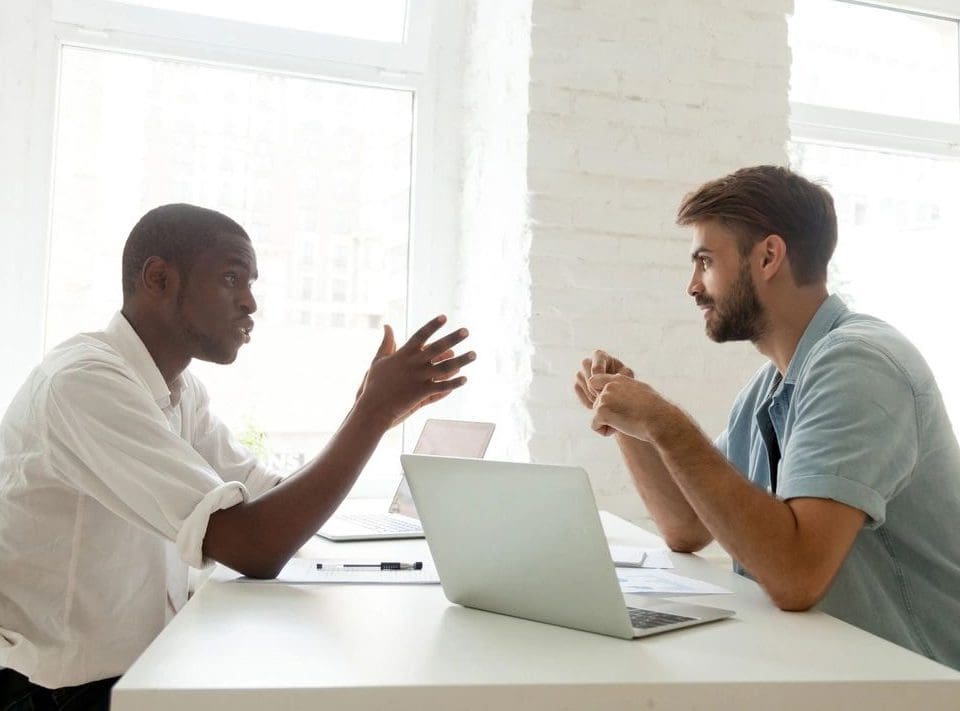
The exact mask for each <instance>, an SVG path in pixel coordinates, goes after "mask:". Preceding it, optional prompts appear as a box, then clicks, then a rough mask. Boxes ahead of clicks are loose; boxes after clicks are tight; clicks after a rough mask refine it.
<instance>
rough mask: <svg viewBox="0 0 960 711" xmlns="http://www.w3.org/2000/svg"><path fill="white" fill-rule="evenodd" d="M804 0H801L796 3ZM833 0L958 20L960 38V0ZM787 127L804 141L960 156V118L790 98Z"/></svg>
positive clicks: (958, 61)
mask: <svg viewBox="0 0 960 711" xmlns="http://www.w3.org/2000/svg"><path fill="white" fill-rule="evenodd" d="M802 1H803V0H797V2H802ZM832 1H833V2H844V3H847V4H852V5H864V6H867V7H876V8H881V9H885V10H891V11H894V12H901V13H905V14H913V15H923V16H926V17H934V18H937V19H942V20H949V21H951V22H954V23H956V24H957V27H958V37H960V0H917V1H916V2H884V1H883V0H875V1H874V0H871V2H860V1H859V0H832ZM957 63H958V64H960V53H958V56H957ZM958 109H960V107H958ZM789 128H790V140H791V141H796V142H801V143H804V142H805V143H821V144H827V145H837V146H848V147H857V148H867V149H874V150H881V151H887V152H893V153H907V154H912V155H922V156H931V157H950V158H960V121H958V122H957V123H950V122H939V121H929V120H925V119H916V118H909V117H905V116H895V115H889V114H881V113H874V112H869V111H854V110H849V109H840V108H836V107H833V106H824V105H819V104H809V103H802V102H796V101H791V102H790V120H789Z"/></svg>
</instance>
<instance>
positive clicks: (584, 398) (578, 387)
mask: <svg viewBox="0 0 960 711" xmlns="http://www.w3.org/2000/svg"><path fill="white" fill-rule="evenodd" d="M584 387H585V386H584V385H583V384H581V383H580V382H579V381H578V382H576V383H574V385H573V391H574V392H575V393H576V394H577V397H578V398H580V402H582V403H583V406H584V407H586V408H592V407H593V399H592V398H591V397H590V396H588V395H587V392H586V390H584Z"/></svg>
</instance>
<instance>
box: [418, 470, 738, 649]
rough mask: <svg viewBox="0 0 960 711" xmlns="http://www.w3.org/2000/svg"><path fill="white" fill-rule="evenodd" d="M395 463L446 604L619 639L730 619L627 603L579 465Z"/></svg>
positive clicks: (724, 613)
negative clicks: (400, 469)
mask: <svg viewBox="0 0 960 711" xmlns="http://www.w3.org/2000/svg"><path fill="white" fill-rule="evenodd" d="M400 461H401V463H402V464H403V470H404V472H405V473H406V477H407V481H408V482H409V483H410V488H411V490H412V491H413V498H414V501H416V505H417V511H419V512H420V520H421V521H422V523H423V528H424V530H425V531H426V536H427V543H428V544H429V546H430V553H431V554H432V555H433V560H434V562H435V563H436V565H437V572H438V573H439V574H440V582H441V584H442V585H443V592H444V594H445V595H446V596H447V599H448V600H450V601H451V602H455V603H457V604H460V605H464V606H466V607H474V608H477V609H480V610H487V611H490V612H499V613H501V614H505V615H512V616H514V617H522V618H525V619H528V620H536V621H538V622H547V623H549V624H553V625H560V626H563V627H572V628H574V629H578V630H586V631H588V632H598V633H600V634H606V635H612V636H614V637H622V638H624V639H632V638H635V637H646V636H648V635H652V634H657V633H660V632H666V631H668V630H675V629H680V628H682V627H690V626H692V625H699V624H702V623H705V622H712V621H714V620H721V619H724V618H726V617H730V616H731V615H733V614H734V613H733V612H732V611H731V610H721V609H717V608H713V607H706V606H703V605H691V604H681V603H674V602H669V601H667V600H658V599H655V598H647V599H645V600H644V604H643V607H642V608H636V607H628V605H627V603H626V601H625V598H624V596H623V593H622V592H621V591H620V583H619V581H618V579H617V573H616V569H615V568H614V565H613V561H612V560H611V558H610V549H609V547H608V545H607V539H606V536H605V535H604V532H603V528H602V526H601V525H600V516H599V514H598V513H597V506H596V503H595V500H594V497H593V490H592V489H591V487H590V481H589V479H588V478H587V473H586V472H585V471H584V470H583V469H581V468H580V467H564V466H552V465H545V464H519V463H512V462H494V461H481V460H467V459H453V458H448V457H425V456H421V455H410V454H405V455H403V456H401V457H400Z"/></svg>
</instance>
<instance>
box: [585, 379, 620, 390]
mask: <svg viewBox="0 0 960 711" xmlns="http://www.w3.org/2000/svg"><path fill="white" fill-rule="evenodd" d="M619 377H622V376H619V375H593V376H591V377H590V379H589V380H588V381H587V385H588V386H589V388H590V389H591V390H593V392H595V393H599V392H600V391H601V390H603V388H604V387H606V385H607V383H610V382H613V381H614V380H616V379H617V378H619Z"/></svg>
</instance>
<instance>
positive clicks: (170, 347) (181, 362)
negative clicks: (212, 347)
mask: <svg viewBox="0 0 960 711" xmlns="http://www.w3.org/2000/svg"><path fill="white" fill-rule="evenodd" d="M120 313H122V314H123V317H124V318H125V319H127V322H128V323H129V324H130V326H131V328H133V330H134V331H136V333H137V336H139V337H140V340H141V341H143V345H144V346H146V348H147V352H149V353H150V357H151V358H153V362H154V363H155V364H156V366H157V369H158V370H159V371H160V374H161V375H162V376H163V379H164V381H165V382H166V383H167V387H171V386H172V385H173V382H174V381H175V380H176V379H177V378H178V377H180V374H181V373H182V372H183V371H184V370H186V368H187V366H188V365H190V357H189V356H186V355H184V354H183V353H181V352H180V350H179V349H178V345H179V339H178V338H176V337H175V336H174V335H173V334H171V333H170V332H169V329H168V328H166V327H165V325H164V324H163V321H162V320H161V319H159V318H157V317H156V316H155V315H151V314H147V313H144V312H143V310H142V309H140V308H137V307H136V306H132V305H124V307H123V309H122V310H121V311H120Z"/></svg>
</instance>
